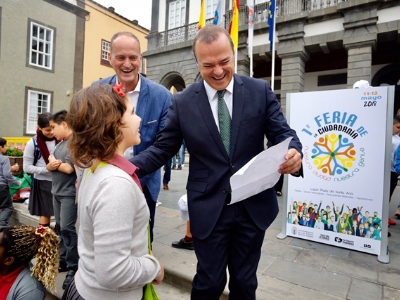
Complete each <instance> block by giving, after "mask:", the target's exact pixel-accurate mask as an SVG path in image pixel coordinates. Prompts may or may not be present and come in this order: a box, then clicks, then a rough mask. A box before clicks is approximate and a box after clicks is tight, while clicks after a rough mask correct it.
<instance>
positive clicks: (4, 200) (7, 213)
mask: <svg viewBox="0 0 400 300" xmlns="http://www.w3.org/2000/svg"><path fill="white" fill-rule="evenodd" d="M0 209H1V213H0V228H2V227H6V226H8V225H9V224H8V222H9V221H10V218H11V215H12V213H13V204H12V199H11V196H10V188H9V187H8V185H0Z"/></svg>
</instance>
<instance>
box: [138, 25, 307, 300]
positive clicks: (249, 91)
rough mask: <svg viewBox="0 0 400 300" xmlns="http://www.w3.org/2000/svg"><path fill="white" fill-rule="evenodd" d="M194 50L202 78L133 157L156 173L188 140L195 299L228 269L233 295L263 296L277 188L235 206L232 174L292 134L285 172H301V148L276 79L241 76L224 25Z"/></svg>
mask: <svg viewBox="0 0 400 300" xmlns="http://www.w3.org/2000/svg"><path fill="white" fill-rule="evenodd" d="M193 51H194V55H195V58H196V61H197V64H198V68H199V71H200V73H201V75H202V77H203V80H200V81H199V82H196V83H194V84H192V85H190V86H189V87H188V88H186V89H185V90H184V91H183V92H182V93H180V94H176V95H174V96H173V97H174V98H173V101H172V104H171V106H170V108H169V111H168V115H167V120H166V123H165V128H164V129H163V130H162V131H161V133H160V135H159V136H158V137H157V141H156V142H155V144H154V145H153V146H151V147H149V148H148V149H147V150H145V151H143V152H142V153H140V154H139V155H138V156H135V157H133V158H132V159H131V162H133V163H134V164H135V165H137V166H138V167H139V168H140V170H139V176H143V175H145V174H147V173H149V172H153V171H154V170H156V169H158V168H160V167H161V166H162V165H163V164H164V163H165V162H166V160H167V159H168V158H170V157H171V156H172V155H174V154H175V153H176V152H177V151H178V149H179V147H180V145H181V143H182V139H185V143H186V147H187V149H188V152H189V154H190V162H189V177H188V182H187V186H186V189H187V198H188V206H189V217H190V222H191V232H192V235H193V243H194V250H195V253H196V256H197V259H198V264H197V273H196V275H195V277H194V279H193V283H192V285H193V288H192V294H191V299H195V300H207V299H210V300H214V299H215V300H216V299H219V297H220V295H221V294H222V292H223V290H224V287H225V285H226V281H227V274H226V267H228V268H229V273H230V279H229V290H230V294H229V299H231V300H239V299H240V300H245V299H246V300H249V299H250V300H251V299H256V293H255V292H256V289H257V276H256V270H257V266H258V262H259V259H260V256H261V246H262V243H263V240H264V235H265V230H266V229H267V228H268V226H269V225H270V224H271V223H272V222H273V220H274V219H275V217H276V215H277V213H278V204H277V199H276V194H275V192H274V189H273V188H272V189H268V190H265V191H263V192H261V193H259V194H257V195H254V196H252V197H250V198H248V199H245V200H243V201H241V202H238V203H235V204H233V205H228V204H229V202H230V199H231V189H230V184H229V179H230V177H231V176H232V175H233V174H234V173H235V172H236V171H238V170H239V169H240V168H241V167H243V166H244V165H245V164H246V163H247V162H249V161H250V160H251V159H252V158H253V157H254V156H256V155H257V154H259V153H260V152H262V151H263V150H264V145H265V143H264V137H265V136H266V137H267V138H268V140H269V141H271V142H272V145H275V144H278V143H280V142H282V141H283V140H285V139H286V138H288V137H293V139H292V141H291V143H290V146H289V148H290V149H289V150H288V151H287V153H286V156H285V159H286V162H285V163H283V164H282V165H281V166H280V172H281V173H282V174H295V173H296V175H301V174H300V173H301V148H302V146H301V143H300V141H299V139H298V137H297V136H296V133H295V131H294V130H292V129H291V128H290V127H289V126H288V124H287V122H286V119H285V117H284V116H283V114H282V111H281V106H280V104H279V102H278V101H277V99H276V96H275V94H274V93H273V92H272V90H271V88H270V86H269V84H268V83H267V82H266V81H264V80H259V79H254V78H249V77H245V76H239V75H236V74H234V61H235V58H234V50H233V43H232V40H231V38H230V36H229V34H228V33H227V31H226V30H225V29H223V28H222V27H219V26H213V25H209V26H205V27H204V28H203V29H201V30H200V31H199V32H198V33H197V35H196V37H195V39H194V42H193ZM220 91H224V93H223V92H221V93H220ZM219 94H221V95H220V96H219ZM223 102H225V103H226V106H227V108H228V110H229V115H230V116H231V121H230V122H231V130H230V142H229V143H226V142H227V141H226V139H225V138H224V139H223V138H222V137H221V135H220V128H221V127H223V128H224V126H225V125H221V123H220V121H221V119H225V118H223V117H222V116H221V117H219V115H218V111H219V109H218V104H219V103H220V104H221V105H222V104H223ZM222 131H225V130H222ZM224 142H225V144H224ZM228 144H230V145H229V146H226V145H228Z"/></svg>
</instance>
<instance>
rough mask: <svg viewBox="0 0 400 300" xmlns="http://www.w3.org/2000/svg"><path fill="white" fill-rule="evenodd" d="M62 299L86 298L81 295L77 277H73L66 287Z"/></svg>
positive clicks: (77, 299) (76, 299) (78, 299)
mask: <svg viewBox="0 0 400 300" xmlns="http://www.w3.org/2000/svg"><path fill="white" fill-rule="evenodd" d="M61 300H85V299H84V298H83V297H82V296H81V295H79V293H78V290H77V289H76V285H75V277H74V278H72V281H71V283H70V284H69V285H68V287H67V288H66V289H65V291H64V294H63V296H62V298H61Z"/></svg>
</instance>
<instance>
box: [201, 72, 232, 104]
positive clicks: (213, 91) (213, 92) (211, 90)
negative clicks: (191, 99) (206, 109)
mask: <svg viewBox="0 0 400 300" xmlns="http://www.w3.org/2000/svg"><path fill="white" fill-rule="evenodd" d="M203 82H204V88H205V89H206V93H207V97H208V99H209V101H211V100H213V99H214V97H215V95H216V94H217V92H218V91H217V90H216V89H214V88H212V87H211V86H210V85H209V84H208V83H207V82H206V81H205V80H203ZM233 82H234V80H233V76H232V79H231V81H230V82H229V84H228V86H227V87H226V88H225V89H226V90H227V91H228V92H229V93H231V95H233Z"/></svg>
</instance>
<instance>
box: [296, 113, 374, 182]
mask: <svg viewBox="0 0 400 300" xmlns="http://www.w3.org/2000/svg"><path fill="white" fill-rule="evenodd" d="M357 119H358V116H357V115H356V114H351V113H348V112H341V111H333V112H325V113H323V114H321V115H317V116H316V117H314V123H313V124H314V126H313V127H312V126H310V125H306V127H305V128H303V129H302V132H304V133H306V134H308V135H309V136H311V137H312V138H315V140H310V142H312V146H311V145H310V147H308V146H305V147H304V158H305V162H306V164H307V165H308V169H312V171H313V174H314V175H316V176H317V177H319V178H321V179H323V180H327V181H330V180H335V181H342V180H347V179H350V178H351V177H353V176H354V175H355V174H356V173H357V172H359V171H360V169H359V168H358V167H364V163H365V160H364V156H365V149H363V148H360V149H357V147H356V140H357V138H360V137H363V136H365V135H367V134H368V131H367V130H366V129H365V128H364V126H360V125H359V124H357ZM315 125H316V126H315ZM308 149H311V153H309V152H308Z"/></svg>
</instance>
